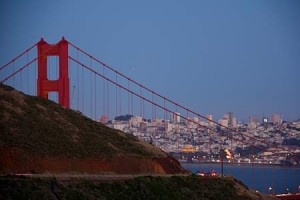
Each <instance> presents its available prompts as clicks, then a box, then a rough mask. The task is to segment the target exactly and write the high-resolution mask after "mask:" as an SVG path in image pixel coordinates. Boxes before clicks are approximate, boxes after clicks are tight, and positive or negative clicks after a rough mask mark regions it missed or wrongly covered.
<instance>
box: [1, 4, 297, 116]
mask: <svg viewBox="0 0 300 200" xmlns="http://www.w3.org/2000/svg"><path fill="white" fill-rule="evenodd" d="M0 7H1V12H0V13H1V14H0V28H1V30H3V31H2V32H1V38H0V48H1V49H2V50H3V51H2V53H1V55H0V65H1V66H2V65H3V64H5V63H6V62H7V61H9V60H10V59H11V58H13V57H14V56H15V55H17V54H18V53H20V52H21V51H23V50H24V49H25V48H26V47H28V46H29V45H32V44H33V43H35V42H36V41H38V40H39V39H40V37H41V36H43V37H45V38H46V39H47V40H48V41H49V42H53V43H56V42H57V41H58V40H59V39H60V38H61V36H65V37H66V38H67V39H68V40H70V41H72V42H74V43H76V44H78V45H79V46H82V48H83V49H85V50H87V51H88V52H90V53H91V54H92V55H94V56H95V57H97V58H101V59H103V60H104V61H105V62H107V63H109V64H111V65H112V66H113V67H114V68H115V69H116V70H118V71H120V72H122V73H124V74H127V75H129V76H130V77H132V78H133V79H135V80H137V81H138V82H140V83H143V84H144V85H146V86H148V87H150V88H153V89H154V90H155V91H158V92H159V93H161V94H163V95H164V96H167V97H170V98H171V99H172V100H174V101H176V102H178V103H180V104H182V105H184V106H187V107H189V108H190V109H192V110H195V111H196V112H198V113H201V114H203V115H205V116H206V115H208V114H212V115H213V116H214V118H215V119H219V118H221V117H222V116H223V114H224V113H227V112H229V111H230V112H233V113H234V115H235V116H237V117H238V118H240V119H242V120H243V121H247V120H248V117H249V116H252V115H256V116H259V119H260V120H261V117H260V116H270V115H271V114H272V113H278V114H281V115H283V118H284V119H286V120H287V121H294V120H297V119H299V118H300V106H299V102H300V94H299V93H298V92H297V91H298V90H299V88H300V80H299V78H298V75H299V74H300V68H299V67H298V66H299V63H300V57H299V52H300V49H299V45H298V44H299V42H300V40H299V35H300V34H299V33H300V29H299V25H298V24H299V21H300V14H299V12H297V11H298V10H299V8H300V3H299V2H297V1H284V2H282V1H252V2H251V3H250V2H240V1H227V2H222V1H219V2H205V1H192V2H189V3H186V2H173V1H166V2H158V1H154V2H151V3H150V2H143V3H141V2H138V1H129V2H126V3H124V2H102V1H91V2H90V3H89V4H86V3H83V2H82V1H72V3H69V2H68V1H66V2H57V1H53V2H51V3H50V4H49V3H48V4H47V3H46V2H45V1H40V2H34V3H33V2H22V1H15V2H11V1H2V2H1V3H0ZM78 13H81V15H78ZM74 22H76V23H74ZM24 30H26V31H24Z"/></svg>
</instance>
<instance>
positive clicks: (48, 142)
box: [0, 84, 186, 174]
mask: <svg viewBox="0 0 300 200" xmlns="http://www.w3.org/2000/svg"><path fill="white" fill-rule="evenodd" d="M0 150H1V151H0V173H26V172H27V173H28V172H34V173H46V172H47V173H49V172H51V173H65V172H74V173H120V174H130V173H132V174H136V173H146V174H149V173H158V174H173V173H186V171H185V170H184V169H183V168H182V167H181V166H180V163H179V162H177V161H176V160H175V159H173V158H172V157H169V156H168V155H167V154H166V153H165V152H163V151H162V150H160V149H159V148H157V147H154V146H153V145H150V144H148V143H145V142H143V141H140V140H139V139H137V138H136V137H134V136H132V135H129V134H125V133H123V132H121V131H118V130H115V129H111V128H108V127H106V126H105V125H103V124H101V123H98V122H95V121H93V120H91V119H89V118H87V117H85V116H83V115H82V114H81V113H80V112H78V111H74V110H69V109H65V108H63V107H61V106H60V105H58V104H56V103H55V102H52V101H49V100H46V99H43V98H41V97H35V96H28V95H25V94H23V93H21V92H18V91H16V90H14V89H13V88H11V87H8V86H5V85H2V84H1V85H0Z"/></svg>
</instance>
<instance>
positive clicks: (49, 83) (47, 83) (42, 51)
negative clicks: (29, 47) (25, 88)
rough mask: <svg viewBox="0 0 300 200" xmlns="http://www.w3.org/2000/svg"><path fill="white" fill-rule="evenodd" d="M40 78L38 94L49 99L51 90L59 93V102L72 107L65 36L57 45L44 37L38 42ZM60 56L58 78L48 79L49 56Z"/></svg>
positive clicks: (38, 80) (66, 106)
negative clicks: (51, 43) (48, 41)
mask: <svg viewBox="0 0 300 200" xmlns="http://www.w3.org/2000/svg"><path fill="white" fill-rule="evenodd" d="M37 47H38V79H37V95H38V96H41V97H44V98H46V99H48V93H49V92H57V93H58V103H59V104H61V105H62V106H64V107H65V108H70V87H69V86H70V83H69V76H68V74H69V69H68V41H67V40H65V38H64V37H62V39H61V40H60V41H59V42H58V43H57V44H55V45H50V44H48V43H47V42H45V41H44V39H43V38H42V39H41V40H40V41H39V42H38V44H37ZM48 56H58V59H59V77H58V80H48V77H47V67H48V66H47V58H48Z"/></svg>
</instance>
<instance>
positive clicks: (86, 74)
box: [0, 37, 300, 199]
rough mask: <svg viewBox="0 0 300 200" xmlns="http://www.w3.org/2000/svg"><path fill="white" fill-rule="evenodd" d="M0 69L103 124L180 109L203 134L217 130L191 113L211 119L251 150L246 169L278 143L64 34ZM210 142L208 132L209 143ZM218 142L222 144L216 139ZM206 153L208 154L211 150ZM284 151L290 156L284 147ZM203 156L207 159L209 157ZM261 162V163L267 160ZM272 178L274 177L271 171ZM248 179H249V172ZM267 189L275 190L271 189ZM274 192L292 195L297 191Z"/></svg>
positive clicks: (4, 76)
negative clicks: (153, 84)
mask: <svg viewBox="0 0 300 200" xmlns="http://www.w3.org/2000/svg"><path fill="white" fill-rule="evenodd" d="M35 48H37V51H36V49H35ZM0 72H1V73H0V82H1V83H2V84H6V85H10V86H12V87H14V88H16V89H17V90H19V91H22V92H23V93H26V94H29V95H34V96H41V97H44V98H47V99H50V100H53V101H56V102H58V103H59V104H61V105H62V106H63V107H65V108H67V109H69V108H70V109H74V110H78V111H80V112H82V113H83V114H84V115H86V116H88V117H90V118H91V119H93V120H95V121H96V120H97V121H99V120H100V119H99V116H102V117H101V121H102V122H104V123H106V122H107V121H108V120H109V119H110V118H113V116H120V115H123V114H124V115H125V114H130V115H133V116H136V115H139V116H141V117H142V118H143V119H146V118H151V119H157V118H161V119H164V120H165V121H166V120H168V119H169V117H170V116H171V115H173V116H179V113H181V114H180V118H182V119H183V120H185V121H186V122H189V123H193V124H195V125H196V126H197V127H200V128H203V129H205V130H206V131H207V132H208V134H209V133H217V134H219V132H218V130H217V129H215V128H213V127H212V126H206V125H203V123H201V122H200V121H198V120H194V118H195V117H196V118H198V119H201V120H204V121H206V122H208V123H209V124H211V123H213V124H215V125H217V126H218V127H221V128H223V129H225V130H227V132H228V133H230V134H228V138H229V139H230V140H231V145H232V141H235V142H237V143H238V144H239V145H240V146H242V147H244V146H247V147H250V148H252V150H253V154H252V155H250V156H248V158H249V159H251V163H252V168H253V167H254V157H255V156H254V155H255V153H254V152H255V149H259V150H265V149H266V148H271V147H276V148H281V147H279V146H277V145H274V144H270V143H269V142H268V141H265V140H263V139H261V138H258V137H255V136H253V135H250V134H247V133H244V132H239V131H238V130H237V129H234V128H230V127H227V126H224V125H222V124H220V123H218V122H216V121H214V120H212V119H210V118H208V117H206V116H204V115H201V114H199V113H197V112H195V111H193V110H192V109H189V108H187V107H185V106H183V105H181V104H179V103H177V102H175V101H173V100H171V99H169V98H167V97H166V96H164V95H161V94H159V93H158V92H156V91H154V90H152V89H150V88H149V87H146V86H144V85H143V84H141V83H138V82H137V81H135V80H133V79H132V78H130V77H129V76H127V75H124V74H123V73H121V72H119V71H117V70H115V69H114V68H113V67H111V66H109V65H107V64H106V63H104V62H102V61H101V60H99V59H97V58H95V57H93V56H92V55H91V54H89V53H87V52H86V51H84V50H82V49H81V48H79V47H78V46H76V45H75V44H73V43H71V42H69V41H67V40H66V39H65V38H64V37H63V38H62V39H61V40H60V41H59V42H58V43H57V44H48V43H47V42H46V41H45V40H44V39H43V38H41V40H40V41H39V42H37V43H36V44H34V45H32V46H31V47H29V48H28V49H26V50H25V51H23V52H22V53H21V54H19V55H18V56H16V57H15V58H14V59H12V60H11V61H9V62H8V63H7V64H5V65H3V66H1V67H0ZM153 78H154V79H155V77H153ZM209 135H210V134H209ZM220 136H221V134H220ZM246 139H247V140H246ZM212 141H213V139H212V138H211V136H210V139H209V143H211V142H212ZM219 145H220V146H221V148H222V144H221V143H220V144H219ZM209 146H211V145H209ZM231 148H232V146H231ZM209 152H210V153H212V151H211V149H210V151H209ZM288 154H289V155H291V157H293V155H292V154H291V153H290V152H288V153H287V155H288ZM287 155H286V156H287ZM209 157H210V159H211V158H212V156H209ZM261 164H262V166H263V165H264V164H267V162H265V163H264V162H262V163H261ZM295 169H296V166H294V167H291V170H292V171H294V172H295V173H296V170H295ZM273 177H274V178H275V177H276V174H274V176H273ZM282 177H284V175H282ZM294 177H296V176H294ZM260 178H261V182H262V183H263V182H265V181H264V176H263V174H262V176H261V177H260ZM252 179H254V176H253V174H252ZM253 182H254V181H253ZM282 182H283V181H282ZM263 184H264V183H263ZM274 184H280V181H279V182H277V183H275V181H273V185H274ZM282 184H283V183H282ZM252 185H253V184H252ZM291 185H292V188H290V190H289V191H290V192H294V193H296V192H297V191H298V190H300V180H296V178H294V180H293V183H292V184H291ZM272 187H273V188H274V186H272ZM265 188H271V186H265ZM282 188H284V186H282ZM253 189H254V188H253ZM267 191H268V189H266V190H265V191H261V192H265V193H267ZM269 192H270V191H269ZM272 193H275V191H274V190H273V191H272ZM278 197H279V198H281V199H297V198H299V194H293V195H283V196H278Z"/></svg>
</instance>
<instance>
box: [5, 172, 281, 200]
mask: <svg viewBox="0 0 300 200" xmlns="http://www.w3.org/2000/svg"><path fill="white" fill-rule="evenodd" d="M0 199H33V200H35V199H155V200H157V199H172V200H177V199H178V200H179V199H180V200H184V199H188V200H190V199H202V200H205V199H207V200H214V199H215V200H222V199H224V200H229V199H230V200H250V199H252V200H272V199H276V198H272V197H270V196H265V195H261V194H259V193H255V192H252V191H249V190H248V189H247V188H246V186H244V185H243V184H242V183H241V182H239V181H237V180H235V179H233V178H221V177H199V176H195V175H193V176H186V177H183V176H181V177H179V176H173V177H151V176H146V177H138V178H135V179H129V180H124V181H114V182H109V183H107V182H104V183H103V182H100V183H99V182H98V183H97V182H93V181H91V180H78V181H74V180H73V181H71V182H70V183H62V182H61V181H59V180H57V179H54V178H47V179H46V178H44V179H39V178H28V177H10V176H7V177H0Z"/></svg>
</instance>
